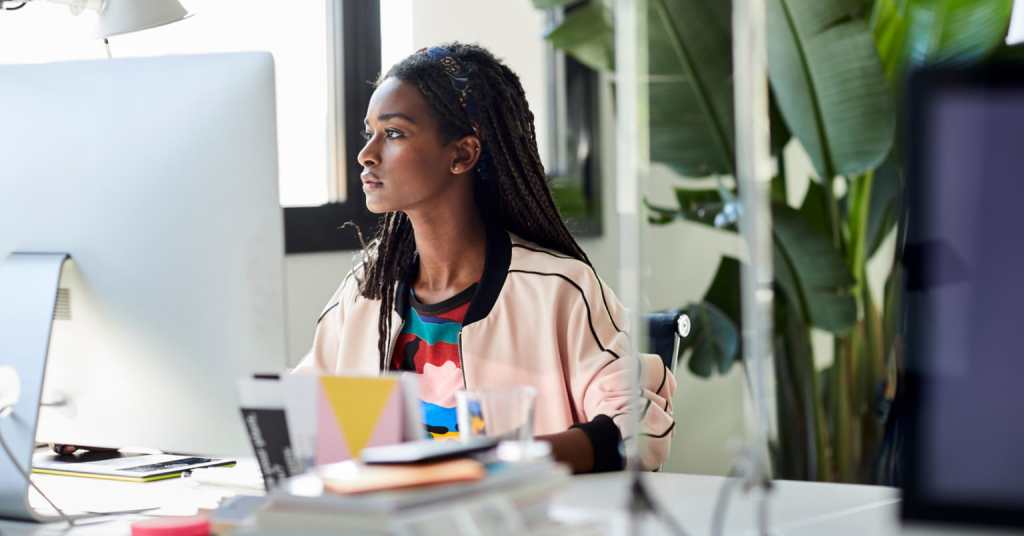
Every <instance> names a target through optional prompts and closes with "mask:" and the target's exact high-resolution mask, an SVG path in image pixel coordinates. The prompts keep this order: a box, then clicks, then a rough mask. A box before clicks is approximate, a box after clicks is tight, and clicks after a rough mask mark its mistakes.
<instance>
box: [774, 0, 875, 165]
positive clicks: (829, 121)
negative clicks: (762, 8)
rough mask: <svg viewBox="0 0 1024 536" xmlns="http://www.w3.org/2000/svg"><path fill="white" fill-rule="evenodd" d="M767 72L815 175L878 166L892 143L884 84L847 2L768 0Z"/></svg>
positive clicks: (854, 8)
mask: <svg viewBox="0 0 1024 536" xmlns="http://www.w3.org/2000/svg"><path fill="white" fill-rule="evenodd" d="M767 7H768V36H769V39H768V74H769V78H770V80H771V85H772V88H773V89H774V95H775V96H776V98H777V100H778V104H779V109H780V110H781V111H782V115H783V117H784V118H785V120H786V124H787V125H788V126H789V129H790V131H792V132H793V135H794V136H796V137H797V139H799V140H800V143H801V144H802V145H803V146H804V148H805V149H806V150H807V153H808V155H810V157H811V161H812V162H813V163H814V167H815V169H816V170H817V172H818V176H819V177H829V178H831V177H834V176H836V175H851V174H857V173H861V172H863V171H866V170H868V169H872V168H874V167H875V166H877V165H878V164H879V163H880V162H881V161H882V159H884V158H885V156H886V155H887V154H888V153H889V149H890V147H891V146H892V142H893V131H894V114H893V111H892V103H891V102H890V100H891V96H890V94H889V88H888V84H887V82H886V80H885V76H884V74H883V73H882V64H881V62H880V61H879V58H878V52H877V51H876V50H875V45H874V42H873V41H872V38H871V33H870V31H869V30H868V26H867V23H866V22H865V21H864V20H863V19H859V18H856V14H857V13H858V12H859V10H860V9H861V8H862V3H861V2H859V1H851V0H768V5H767Z"/></svg>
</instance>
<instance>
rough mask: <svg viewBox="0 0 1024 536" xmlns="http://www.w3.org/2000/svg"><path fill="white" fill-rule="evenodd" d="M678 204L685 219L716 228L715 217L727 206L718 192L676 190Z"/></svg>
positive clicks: (681, 215)
mask: <svg viewBox="0 0 1024 536" xmlns="http://www.w3.org/2000/svg"><path fill="white" fill-rule="evenodd" d="M675 194H676V202H677V203H679V212H680V217H682V218H683V219H686V220H689V221H693V222H697V223H703V224H705V225H711V226H714V224H715V216H716V215H717V214H718V213H719V212H721V211H722V207H723V206H724V205H725V204H724V203H723V202H722V198H721V196H720V195H719V193H718V190H692V189H689V188H676V189H675Z"/></svg>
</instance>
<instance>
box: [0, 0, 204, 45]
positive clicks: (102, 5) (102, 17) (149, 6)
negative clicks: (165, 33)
mask: <svg viewBox="0 0 1024 536" xmlns="http://www.w3.org/2000/svg"><path fill="white" fill-rule="evenodd" d="M39 1H40V0H24V1H22V0H0V8H2V9H4V10H6V11H15V10H18V9H21V8H23V7H25V5H26V4H28V3H30V2H32V3H35V2H39ZM43 1H46V2H50V3H53V4H63V5H66V6H68V8H69V9H70V10H71V14H72V15H81V14H82V13H83V12H85V11H92V12H94V13H96V14H97V16H98V17H97V20H96V29H95V34H96V37H99V38H102V39H106V38H108V37H110V36H112V35H120V34H125V33H129V32H137V31H139V30H146V29H148V28H155V27H157V26H163V25H165V24H170V23H172V22H177V21H179V20H182V19H184V18H186V17H188V16H189V13H188V12H187V11H185V8H184V7H182V6H181V3H180V2H178V0H43Z"/></svg>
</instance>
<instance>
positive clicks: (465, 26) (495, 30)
mask: <svg viewBox="0 0 1024 536" xmlns="http://www.w3.org/2000/svg"><path fill="white" fill-rule="evenodd" d="M383 1H385V2H386V1H388V0H383ZM412 5H413V6H414V7H413V9H414V11H413V23H412V28H413V29H412V31H413V40H412V45H413V46H412V49H413V50H415V49H418V48H420V47H424V46H430V45H434V44H438V43H441V42H445V41H452V40H459V41H465V42H477V43H479V44H481V45H483V46H485V47H487V48H489V49H490V50H491V51H492V52H494V53H495V55H497V56H498V57H500V58H502V59H504V61H505V62H506V63H507V64H508V65H509V66H510V67H511V68H512V69H513V70H514V71H515V72H516V73H518V74H519V77H520V79H521V80H522V83H523V86H524V89H525V90H526V94H527V98H528V99H529V100H530V106H531V109H532V110H533V112H534V115H535V116H536V118H537V127H538V129H537V130H538V142H541V143H543V141H544V135H546V128H545V127H546V118H547V103H546V100H545V98H546V97H545V96H546V89H545V84H546V76H545V74H544V65H545V64H544V54H545V52H544V43H543V41H542V35H543V15H542V14H541V13H540V12H537V11H535V10H534V9H533V7H532V4H531V2H530V1H529V0H502V1H501V2H479V1H477V0H431V1H430V2H421V1H414V2H412ZM611 100H612V96H611V91H610V89H609V87H607V86H606V87H605V88H604V89H603V92H602V98H601V101H602V106H603V109H604V111H603V114H602V115H603V121H604V123H605V124H604V128H605V132H607V133H609V134H608V135H605V136H604V137H603V140H602V141H603V144H602V147H601V158H602V159H603V166H602V167H603V169H604V170H605V173H604V176H603V177H602V181H603V182H602V190H603V192H604V201H605V202H604V215H603V216H604V228H605V234H604V235H603V236H602V237H600V238H597V239H588V240H583V241H581V244H582V246H583V248H584V249H585V250H586V251H587V254H588V255H590V257H591V259H592V261H593V262H594V264H595V266H596V268H597V270H598V272H599V273H600V274H601V275H602V277H603V278H604V279H605V281H607V282H608V283H609V284H610V285H611V286H612V288H615V287H616V286H617V285H616V281H617V279H618V251H617V250H618V232H617V229H616V220H615V212H614V211H615V204H614V192H615V177H614V170H615V165H614V154H615V143H616V141H615V139H614V138H613V136H612V135H611V133H612V132H614V125H613V124H612V123H611V121H612V119H611V117H612V102H611ZM541 153H542V155H543V154H544V150H543V148H542V150H541ZM671 185H672V179H670V178H669V177H668V175H667V174H666V173H663V172H662V173H659V172H658V170H655V173H654V176H653V177H652V180H651V183H650V184H649V185H645V187H644V189H645V190H646V191H647V192H648V193H649V195H651V196H652V197H653V198H655V199H671ZM644 240H645V244H644V247H645V251H646V252H647V254H648V255H647V259H645V260H646V266H648V267H649V270H648V273H647V281H646V282H645V284H646V286H645V292H644V294H645V296H646V302H647V307H648V308H649V310H657V309H663V308H668V307H675V306H679V305H683V304H686V303H688V302H690V301H696V300H699V299H700V298H701V296H703V293H704V290H705V289H706V288H707V285H708V284H709V283H710V281H711V278H712V277H713V276H714V272H715V269H716V268H717V266H718V261H719V257H720V255H721V253H723V252H730V253H731V254H736V253H737V251H738V243H737V241H736V240H735V239H734V237H732V236H730V235H729V234H727V233H722V232H717V231H714V230H708V229H706V228H703V227H701V226H696V225H691V224H686V223H677V224H674V225H670V226H666V227H653V228H647V229H646V230H645V234H644ZM351 257H352V252H341V253H322V254H304V255H290V256H288V258H287V261H286V262H287V266H286V269H287V278H288V280H287V290H288V319H289V325H288V329H289V341H290V343H289V344H290V353H291V356H292V359H293V362H294V361H295V360H297V358H298V357H299V356H301V355H302V354H303V353H304V352H305V351H306V350H307V349H308V347H309V343H310V340H311V337H312V328H313V322H314V321H315V320H316V318H317V315H318V314H319V312H320V310H321V308H322V307H323V306H324V304H325V303H326V300H327V299H328V298H329V297H330V295H331V293H332V292H333V291H334V288H335V286H336V285H337V283H338V282H339V281H340V279H341V277H342V276H343V275H344V273H345V272H346V271H347V268H348V266H350V263H351V261H350V259H351ZM681 369H682V370H681V371H679V372H678V374H677V379H678V381H679V390H678V391H677V396H676V399H675V401H674V403H675V411H676V419H677V421H678V425H677V428H676V435H675V437H676V440H675V443H674V446H673V449H672V456H671V460H670V462H669V463H668V464H667V466H666V469H667V470H672V471H686V472H693V473H715V474H724V473H725V472H726V471H728V469H729V467H730V462H731V459H732V454H731V453H730V451H729V450H728V448H727V447H726V445H727V443H728V441H729V440H730V439H731V438H738V437H740V434H741V433H742V426H743V423H742V412H741V401H742V396H743V395H742V382H741V378H740V376H739V375H738V372H739V368H738V367H735V368H734V370H733V371H732V372H731V373H730V374H728V375H726V376H725V377H716V378H712V379H710V380H702V379H699V378H696V377H694V376H693V375H692V374H690V373H689V372H687V371H686V370H685V367H681Z"/></svg>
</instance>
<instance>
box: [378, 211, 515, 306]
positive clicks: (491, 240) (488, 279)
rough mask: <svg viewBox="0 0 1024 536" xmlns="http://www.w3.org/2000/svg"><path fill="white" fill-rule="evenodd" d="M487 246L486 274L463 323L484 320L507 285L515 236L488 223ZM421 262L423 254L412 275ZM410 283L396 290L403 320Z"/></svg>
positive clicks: (399, 285) (401, 284) (403, 284)
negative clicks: (513, 237)
mask: <svg viewBox="0 0 1024 536" xmlns="http://www.w3.org/2000/svg"><path fill="white" fill-rule="evenodd" d="M486 247H487V250H486V252H485V254H484V255H485V257H484V273H483V275H482V276H481V277H480V284H479V286H478V287H477V289H476V294H475V295H474V296H473V300H472V301H470V302H469V309H468V310H467V311H466V318H465V319H464V320H463V322H462V325H463V326H468V325H469V324H472V323H474V322H478V321H480V320H483V319H484V318H485V317H486V316H487V315H488V314H489V313H490V312H491V309H492V308H494V303H495V302H497V301H498V295H499V294H501V288H502V287H504V286H505V278H506V277H507V276H508V267H509V265H511V264H512V239H511V237H510V236H509V234H508V231H506V230H504V229H502V228H501V227H499V226H497V225H488V226H487V246H486ZM418 263H419V257H418V256H417V257H416V260H414V261H413V269H411V270H410V271H409V273H410V274H412V275H411V276H410V277H415V274H416V273H417V270H416V264H418ZM409 284H410V281H408V280H405V281H400V282H399V283H398V288H397V289H396V291H395V312H396V313H398V314H399V316H401V317H402V319H403V320H404V319H405V314H406V311H408V310H409Z"/></svg>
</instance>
